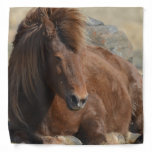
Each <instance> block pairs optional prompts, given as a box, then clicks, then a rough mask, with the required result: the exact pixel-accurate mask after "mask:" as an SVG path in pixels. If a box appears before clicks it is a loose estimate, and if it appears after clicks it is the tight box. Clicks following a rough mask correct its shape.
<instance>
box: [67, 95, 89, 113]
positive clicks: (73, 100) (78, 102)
mask: <svg viewBox="0 0 152 152" xmlns="http://www.w3.org/2000/svg"><path fill="white" fill-rule="evenodd" d="M87 99H88V96H86V97H85V98H83V99H79V98H78V97H77V96H76V95H74V94H72V95H70V96H68V97H67V98H66V103H67V106H68V108H69V109H70V110H80V109H82V108H83V107H84V106H85V104H86V101H87Z"/></svg>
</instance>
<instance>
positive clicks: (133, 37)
mask: <svg viewBox="0 0 152 152" xmlns="http://www.w3.org/2000/svg"><path fill="white" fill-rule="evenodd" d="M30 9H31V8H10V19H9V23H10V24H9V40H8V43H9V52H10V51H11V48H12V44H11V42H12V41H13V39H14V35H15V33H16V30H17V27H18V24H19V23H20V21H21V20H22V19H23V18H24V17H25V15H26V13H27V12H28V11H29V10H30ZM80 11H81V12H82V13H83V14H84V15H86V16H90V17H93V18H95V19H98V20H101V21H102V22H104V24H106V25H115V26H117V27H118V29H119V30H122V31H123V32H125V34H126V35H127V36H128V39H129V40H130V41H131V43H132V45H133V50H134V51H135V52H137V54H138V55H139V56H140V58H141V59H142V50H143V43H142V41H143V9H142V8H139V7H138V8H135V7H132V8H131V7H130V8H126V7H97V8H95V7H93V8H80Z"/></svg>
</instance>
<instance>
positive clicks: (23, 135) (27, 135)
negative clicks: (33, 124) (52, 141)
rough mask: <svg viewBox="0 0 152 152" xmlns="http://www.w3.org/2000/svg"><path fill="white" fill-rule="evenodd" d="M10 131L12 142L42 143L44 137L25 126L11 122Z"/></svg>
mask: <svg viewBox="0 0 152 152" xmlns="http://www.w3.org/2000/svg"><path fill="white" fill-rule="evenodd" d="M9 133H10V139H11V142H12V143H31V144H42V143H43V142H42V139H41V138H40V137H38V136H37V135H36V134H35V133H34V132H32V131H29V130H28V129H27V128H25V127H21V128H18V127H16V126H15V125H13V124H11V123H10V122H9Z"/></svg>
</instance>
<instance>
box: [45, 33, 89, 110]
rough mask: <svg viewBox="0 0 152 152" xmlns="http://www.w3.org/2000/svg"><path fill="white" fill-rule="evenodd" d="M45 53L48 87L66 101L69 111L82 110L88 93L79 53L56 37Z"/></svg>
mask: <svg viewBox="0 0 152 152" xmlns="http://www.w3.org/2000/svg"><path fill="white" fill-rule="evenodd" d="M47 52H48V57H47V58H48V66H49V68H48V74H47V79H48V80H49V85H50V87H51V88H52V89H53V91H54V92H56V93H58V94H59V95H60V96H61V97H62V98H64V99H65V100H66V102H67V105H68V107H69V108H70V109H71V110H79V109H81V108H83V107H84V105H85V103H86V100H87V97H88V93H87V90H86V84H85V80H84V75H83V71H82V70H83V60H82V56H81V54H80V52H79V51H74V50H71V49H70V48H67V46H65V45H64V43H63V42H61V40H60V39H59V37H58V36H57V35H56V36H55V37H54V38H53V39H52V40H51V41H50V42H49V43H48V47H47Z"/></svg>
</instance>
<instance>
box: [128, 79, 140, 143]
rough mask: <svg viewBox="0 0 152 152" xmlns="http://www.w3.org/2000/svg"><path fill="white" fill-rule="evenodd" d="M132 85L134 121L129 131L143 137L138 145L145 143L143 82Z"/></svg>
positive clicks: (138, 141)
mask: <svg viewBox="0 0 152 152" xmlns="http://www.w3.org/2000/svg"><path fill="white" fill-rule="evenodd" d="M134 81H135V82H134V83H132V85H131V86H130V94H131V100H132V109H133V111H132V120H131V123H130V128H129V130H130V131H131V132H134V133H140V134H141V136H140V137H139V138H138V139H137V141H136V143H142V142H143V99H142V82H141V81H139V82H136V80H134Z"/></svg>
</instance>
